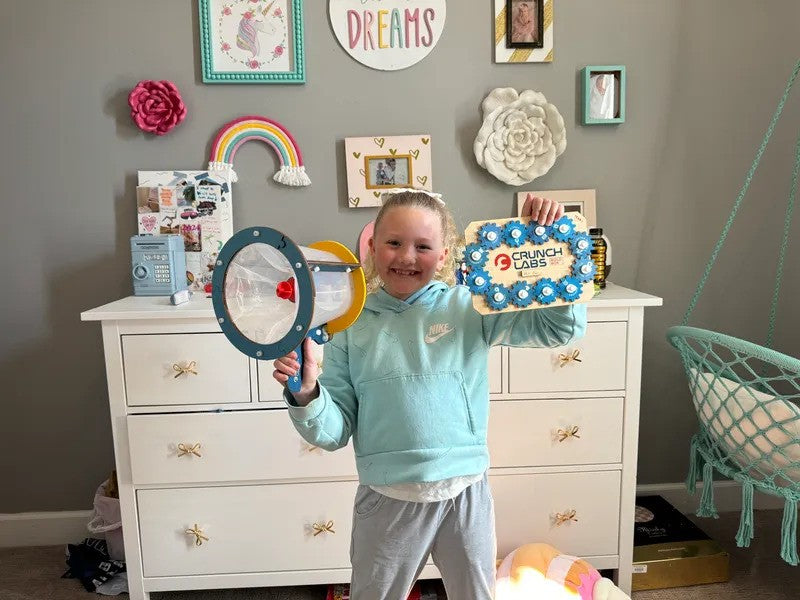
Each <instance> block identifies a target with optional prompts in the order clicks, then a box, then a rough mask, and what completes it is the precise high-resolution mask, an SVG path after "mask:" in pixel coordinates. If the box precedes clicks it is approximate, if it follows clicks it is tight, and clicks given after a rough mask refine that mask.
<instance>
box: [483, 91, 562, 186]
mask: <svg viewBox="0 0 800 600" xmlns="http://www.w3.org/2000/svg"><path fill="white" fill-rule="evenodd" d="M481 107H482V108H483V125H481V128H480V131H478V136H477V137H476V138H475V145H474V150H475V158H476V159H477V161H478V164H479V165H480V166H482V167H483V168H484V169H486V170H487V171H489V173H491V174H492V175H494V176H495V177H497V178H498V179H499V180H500V181H503V182H505V183H507V184H509V185H523V184H525V183H529V182H531V181H533V180H534V179H536V178H537V177H541V176H542V175H544V174H545V173H547V172H548V171H549V170H550V168H551V167H552V166H553V165H554V164H555V162H556V158H557V157H558V156H561V154H562V153H563V152H564V150H565V149H566V148H567V136H566V131H565V129H564V118H563V117H562V116H561V113H559V112H558V109H557V108H556V107H555V105H553V104H550V103H549V102H548V101H547V98H545V97H544V94H542V93H540V92H534V91H533V90H525V91H523V92H522V93H521V94H519V93H517V90H515V89H514V88H496V89H494V90H492V91H491V93H490V94H489V95H488V96H486V98H485V99H484V100H483V104H482V105H481Z"/></svg>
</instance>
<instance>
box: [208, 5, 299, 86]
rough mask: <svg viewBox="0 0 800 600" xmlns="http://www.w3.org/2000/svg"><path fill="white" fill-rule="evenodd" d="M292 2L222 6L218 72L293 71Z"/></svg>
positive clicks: (218, 41)
mask: <svg viewBox="0 0 800 600" xmlns="http://www.w3.org/2000/svg"><path fill="white" fill-rule="evenodd" d="M287 5H288V0H228V1H226V2H224V3H222V4H221V6H219V7H218V11H219V12H218V14H217V15H216V17H217V28H216V30H217V34H218V35H217V40H216V48H215V49H214V53H215V55H216V56H215V65H216V67H217V70H221V71H225V70H231V71H239V70H241V69H242V67H246V68H248V69H251V70H252V71H254V72H259V71H283V70H288V69H289V68H290V56H289V52H290V51H289V41H288V40H289V24H288V23H289V21H288V20H287V16H286V13H287V10H288V6H287Z"/></svg>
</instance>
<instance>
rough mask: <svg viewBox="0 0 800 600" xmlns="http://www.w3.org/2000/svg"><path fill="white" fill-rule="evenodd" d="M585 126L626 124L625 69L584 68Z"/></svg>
mask: <svg viewBox="0 0 800 600" xmlns="http://www.w3.org/2000/svg"><path fill="white" fill-rule="evenodd" d="M581 79H582V81H583V124H584V125H613V124H615V123H624V122H625V67H624V66H621V65H614V66H598V67H584V69H583V73H582V77H581Z"/></svg>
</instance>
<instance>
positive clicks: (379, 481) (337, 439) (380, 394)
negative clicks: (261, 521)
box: [287, 282, 586, 485]
mask: <svg viewBox="0 0 800 600" xmlns="http://www.w3.org/2000/svg"><path fill="white" fill-rule="evenodd" d="M585 330H586V305H585V304H577V305H572V306H562V307H554V308H544V309H539V310H526V311H516V312H509V313H499V314H492V315H486V316H483V315H481V314H479V313H478V312H476V311H475V310H474V309H473V307H472V296H471V294H470V291H469V289H467V288H466V287H463V286H457V287H448V286H447V285H446V284H444V283H441V282H431V283H430V284H428V285H427V286H425V287H423V288H422V289H421V290H419V291H418V292H416V293H415V294H413V295H412V296H411V297H409V298H408V299H406V300H399V299H398V298H395V297H393V296H391V295H389V294H388V293H386V292H385V291H384V290H382V289H381V290H379V291H377V292H375V293H373V294H370V295H369V296H368V297H367V301H366V304H365V306H364V310H363V312H362V313H361V315H360V316H359V318H358V320H357V321H356V322H355V323H354V324H353V325H352V326H351V327H349V328H348V329H347V330H345V331H344V332H342V333H339V334H336V336H335V337H334V339H333V340H332V341H330V342H329V343H328V344H327V346H326V348H325V357H324V361H323V363H324V364H323V372H322V375H321V377H320V381H319V383H320V385H319V389H320V395H319V396H318V397H317V398H316V399H314V400H312V401H311V402H310V403H309V404H308V405H307V406H304V407H301V406H293V403H292V401H291V397H290V396H287V404H288V405H289V415H290V417H291V419H292V422H293V423H294V426H295V428H296V429H297V431H298V432H300V435H302V436H303V438H305V439H306V440H307V441H308V442H309V443H311V444H314V445H315V446H319V447H321V448H324V449H326V450H336V449H337V448H341V447H343V446H345V445H347V442H348V440H349V439H350V437H351V436H352V437H353V447H354V449H355V455H356V466H357V468H358V475H359V480H360V482H361V483H362V484H364V485H391V484H395V483H407V482H429V481H438V480H441V479H447V478H450V477H456V476H460V475H472V474H478V473H482V472H483V471H485V470H486V469H487V468H488V466H489V451H488V448H487V445H486V431H487V426H488V420H489V386H488V373H487V359H488V353H489V348H490V347H491V346H495V345H504V346H523V347H531V346H533V347H536V346H539V347H551V346H561V345H563V344H567V343H569V342H570V341H571V340H574V339H576V338H579V337H581V336H582V335H583V334H584V332H585ZM287 394H288V392H287Z"/></svg>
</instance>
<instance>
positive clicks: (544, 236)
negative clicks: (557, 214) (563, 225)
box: [528, 221, 553, 245]
mask: <svg viewBox="0 0 800 600" xmlns="http://www.w3.org/2000/svg"><path fill="white" fill-rule="evenodd" d="M551 229H552V228H551V227H548V226H547V225H542V224H540V223H537V222H536V221H531V222H530V223H529V224H528V239H529V240H530V241H532V242H533V243H534V244H537V245H538V244H544V243H545V242H546V241H547V240H549V239H550V235H551V234H552V233H553V232H552V231H551Z"/></svg>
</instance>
